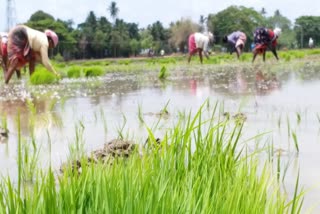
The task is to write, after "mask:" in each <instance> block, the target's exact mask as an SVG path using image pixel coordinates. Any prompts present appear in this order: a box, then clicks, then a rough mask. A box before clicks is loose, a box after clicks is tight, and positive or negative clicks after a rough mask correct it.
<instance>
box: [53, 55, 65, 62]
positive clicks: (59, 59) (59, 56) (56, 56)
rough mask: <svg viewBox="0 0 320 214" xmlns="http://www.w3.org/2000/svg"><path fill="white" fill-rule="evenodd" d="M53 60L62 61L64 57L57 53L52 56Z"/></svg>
mask: <svg viewBox="0 0 320 214" xmlns="http://www.w3.org/2000/svg"><path fill="white" fill-rule="evenodd" d="M54 60H55V61H57V62H63V61H64V58H63V56H61V54H60V53H58V54H57V55H55V56H54Z"/></svg>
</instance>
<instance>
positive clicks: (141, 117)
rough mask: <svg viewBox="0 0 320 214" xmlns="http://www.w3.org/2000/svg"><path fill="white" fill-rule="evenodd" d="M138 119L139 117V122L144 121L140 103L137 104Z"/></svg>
mask: <svg viewBox="0 0 320 214" xmlns="http://www.w3.org/2000/svg"><path fill="white" fill-rule="evenodd" d="M138 119H139V122H140V123H141V124H143V123H144V119H143V111H142V106H141V104H139V105H138Z"/></svg>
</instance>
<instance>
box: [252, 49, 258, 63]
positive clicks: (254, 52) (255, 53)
mask: <svg viewBox="0 0 320 214" xmlns="http://www.w3.org/2000/svg"><path fill="white" fill-rule="evenodd" d="M257 55H258V51H256V50H254V51H253V58H252V63H253V62H254V60H255V59H256V57H257Z"/></svg>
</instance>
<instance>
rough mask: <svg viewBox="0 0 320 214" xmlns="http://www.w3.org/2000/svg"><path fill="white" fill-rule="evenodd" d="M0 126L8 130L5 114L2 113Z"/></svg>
mask: <svg viewBox="0 0 320 214" xmlns="http://www.w3.org/2000/svg"><path fill="white" fill-rule="evenodd" d="M1 127H2V128H3V129H5V130H8V120H7V115H6V114H4V115H3V116H2V117H1Z"/></svg>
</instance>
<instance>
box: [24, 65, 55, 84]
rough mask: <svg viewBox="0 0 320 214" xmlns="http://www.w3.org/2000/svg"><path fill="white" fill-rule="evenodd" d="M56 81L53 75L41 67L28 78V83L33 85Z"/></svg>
mask: <svg viewBox="0 0 320 214" xmlns="http://www.w3.org/2000/svg"><path fill="white" fill-rule="evenodd" d="M57 81H58V79H57V77H56V75H55V74H53V73H52V72H50V71H48V70H47V69H45V68H43V67H39V68H37V69H36V70H35V72H34V73H33V74H32V75H31V77H30V83H31V84H33V85H41V84H52V83H56V82H57Z"/></svg>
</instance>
